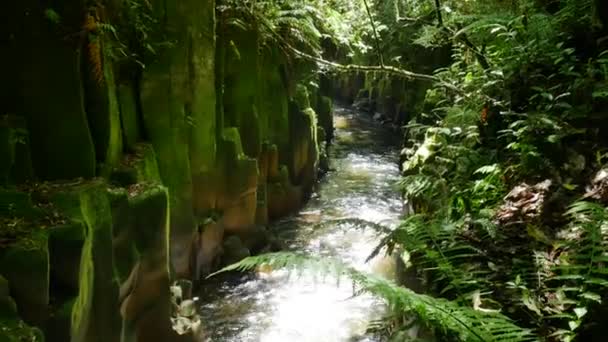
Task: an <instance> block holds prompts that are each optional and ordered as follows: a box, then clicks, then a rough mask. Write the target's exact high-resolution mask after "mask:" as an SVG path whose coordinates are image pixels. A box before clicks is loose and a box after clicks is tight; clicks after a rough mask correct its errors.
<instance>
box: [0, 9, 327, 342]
mask: <svg viewBox="0 0 608 342" xmlns="http://www.w3.org/2000/svg"><path fill="white" fill-rule="evenodd" d="M144 2H145V6H143V7H142V9H141V10H142V11H147V12H146V13H145V14H146V15H150V16H151V17H152V18H153V19H154V20H152V21H151V23H149V25H153V26H154V27H151V28H149V29H150V30H149V32H148V33H149V35H150V37H152V38H151V39H153V40H154V42H156V43H158V46H160V47H157V45H155V46H154V49H148V50H154V53H152V52H150V51H148V52H147V53H141V52H137V54H136V55H137V59H138V62H143V63H145V68H134V67H129V66H134V65H137V63H134V61H133V60H128V61H125V60H123V59H121V57H117V56H121V53H122V52H124V51H123V50H121V49H125V48H130V47H132V46H131V45H132V44H135V45H138V44H139V45H141V46H139V45H138V47H139V48H141V49H142V50H145V49H144V46H143V45H144V43H146V42H140V41H137V39H139V38H138V37H131V36H129V34H132V32H133V31H136V30H137V29H140V27H131V26H130V25H135V23H134V22H129V20H128V18H129V16H128V15H129V14H128V13H127V12H126V11H127V10H128V7H127V6H126V5H127V3H126V2H125V1H123V0H103V1H97V2H96V3H95V4H91V3H89V2H84V1H82V0H69V1H64V2H58V1H51V2H50V3H49V2H47V3H45V4H41V3H40V2H38V1H33V0H25V1H20V2H16V1H12V2H10V3H9V4H6V6H4V7H3V14H5V13H6V14H8V16H7V18H6V20H2V21H0V49H1V50H2V51H3V53H2V54H0V71H1V72H2V73H3V75H4V76H5V81H4V82H2V84H1V85H0V104H1V105H2V106H3V108H0V115H1V116H0V160H1V161H2V162H0V240H1V241H9V243H7V244H2V246H0V317H6V318H7V320H6V321H7V322H11V323H10V327H7V329H0V340H4V339H3V338H4V337H5V336H4V335H2V334H5V335H6V339H7V340H9V341H12V340H19V339H20V338H22V337H32V336H33V337H32V338H34V337H36V336H38V337H39V336H41V334H42V333H41V331H43V332H44V335H46V338H47V340H49V341H87V342H89V341H109V342H112V341H121V342H131V341H133V342H135V341H142V342H143V341H175V340H176V338H177V335H176V334H175V332H173V330H172V329H171V321H170V319H169V317H170V315H171V311H172V308H171V301H170V296H169V284H170V282H171V279H173V278H179V277H185V278H194V279H197V280H198V279H201V278H203V277H204V276H205V275H206V274H208V273H209V272H211V271H213V269H215V268H217V267H218V266H219V265H220V263H221V261H222V258H223V259H224V261H229V260H232V261H234V260H237V259H238V258H241V257H243V256H246V255H249V254H250V253H251V252H252V251H253V252H255V251H256V250H260V249H262V248H263V247H264V246H265V244H267V242H268V241H267V240H268V238H269V235H268V232H267V231H266V229H265V228H264V227H263V225H266V224H268V223H269V221H270V220H272V219H277V218H280V217H283V216H285V215H288V214H290V213H293V212H294V211H296V210H297V209H298V208H299V207H300V206H301V205H302V203H303V202H304V201H305V199H306V196H308V195H309V194H310V192H311V189H312V186H313V183H314V181H315V180H316V177H317V167H318V165H319V160H320V158H321V153H322V151H325V148H324V147H321V148H320V147H319V146H320V145H323V144H325V142H326V141H329V140H331V133H330V132H332V128H331V121H332V120H331V101H330V100H329V99H323V98H320V97H319V96H318V95H317V94H313V95H312V100H311V99H309V95H308V90H307V89H306V88H305V87H298V92H294V91H293V90H294V89H295V88H296V87H295V85H296V84H297V83H298V79H297V72H293V70H289V68H290V64H289V63H287V61H286V60H285V57H283V55H282V53H281V51H280V49H279V48H278V47H272V46H270V47H268V48H266V49H260V48H259V44H260V42H259V39H258V37H257V33H255V32H249V31H243V30H241V29H239V28H237V27H236V26H231V28H230V29H228V30H222V31H220V32H216V22H217V21H218V18H216V17H215V1H213V0H202V1H201V0H183V1H171V0H152V1H144ZM144 2H142V3H144ZM125 18H127V20H125ZM137 25H141V23H139V24H137ZM108 27H112V30H108V29H107V28H108ZM220 27H225V25H220ZM113 31H116V32H117V33H111V32H113ZM216 37H217V38H216ZM216 39H217V41H216ZM131 40H135V43H132V42H131ZM163 46H164V47H163ZM146 48H147V47H146ZM127 55H128V54H127ZM129 58H131V57H129ZM125 68H126V69H128V70H127V71H126V72H125ZM287 75H292V77H295V79H289V78H288V77H287ZM294 75H295V76H294ZM294 95H297V96H294ZM313 108H314V109H313ZM315 110H317V111H318V112H319V115H317V112H315ZM5 114H9V115H5ZM319 132H320V133H319ZM321 140H322V141H321ZM40 181H45V183H37V182H40ZM7 227H9V228H10V229H7ZM0 321H2V320H1V319H0ZM2 324H3V323H0V325H2ZM182 338H184V339H185V340H188V338H192V336H190V337H188V336H186V337H184V336H182ZM180 340H181V339H180Z"/></svg>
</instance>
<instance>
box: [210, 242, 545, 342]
mask: <svg viewBox="0 0 608 342" xmlns="http://www.w3.org/2000/svg"><path fill="white" fill-rule="evenodd" d="M259 266H265V267H270V268H271V269H287V270H289V271H291V272H300V273H301V272H305V271H309V272H314V273H317V274H318V273H321V274H330V275H333V276H336V277H338V278H341V277H347V278H349V279H351V280H352V281H353V283H354V285H355V286H356V289H358V290H360V291H365V292H368V293H371V294H373V295H376V296H378V297H380V298H382V299H383V300H384V301H385V302H386V304H387V305H388V307H389V308H390V310H391V311H393V312H398V313H402V314H411V315H415V316H417V317H418V318H419V319H420V321H422V322H424V323H425V324H427V325H428V326H429V327H431V328H433V329H434V330H435V332H436V333H438V334H440V335H443V334H450V336H455V337H457V339H458V340H460V341H485V342H489V341H510V342H516V341H534V340H536V338H535V336H534V335H533V334H532V332H531V331H529V330H527V329H522V328H520V327H518V326H517V325H515V324H514V323H513V322H512V321H511V320H510V319H508V318H507V317H505V316H503V315H500V314H488V313H484V312H481V311H476V310H474V309H472V308H468V307H462V306H459V305H457V304H456V303H454V302H450V301H447V300H445V299H440V298H434V297H430V296H427V295H423V294H417V293H415V292H413V291H411V290H409V289H407V288H404V287H399V286H397V285H396V284H394V283H392V282H390V281H387V280H385V279H383V278H379V277H376V276H373V275H369V274H365V273H362V272H360V271H357V270H356V269H354V268H353V267H350V266H346V265H344V264H342V263H340V262H337V261H332V260H328V259H327V258H317V257H311V256H307V255H304V254H295V253H285V252H281V253H272V254H265V255H260V256H253V257H248V258H245V259H243V260H241V261H240V262H238V263H236V264H233V265H230V266H227V267H225V268H223V269H222V270H220V271H218V272H216V273H213V274H212V275H210V277H213V276H215V275H217V274H219V273H224V272H229V271H249V270H254V269H255V268H257V267H259Z"/></svg>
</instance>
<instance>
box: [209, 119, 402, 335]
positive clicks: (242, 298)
mask: <svg viewBox="0 0 608 342" xmlns="http://www.w3.org/2000/svg"><path fill="white" fill-rule="evenodd" d="M335 122H336V126H337V129H336V138H335V141H334V143H333V146H332V153H331V154H332V161H331V165H332V167H333V168H334V169H335V171H332V172H330V173H328V174H327V175H326V177H325V178H324V179H323V180H322V181H321V182H320V183H319V185H318V187H317V190H316V193H315V194H314V195H313V198H312V199H311V200H310V201H309V203H308V204H307V205H306V207H305V208H303V209H302V211H301V212H300V213H299V214H298V215H295V216H294V217H292V218H289V219H287V220H284V221H282V222H279V223H277V224H276V225H275V226H274V227H273V229H274V230H275V231H276V232H277V233H278V234H279V236H280V238H281V239H283V240H284V241H287V242H288V244H287V245H288V249H289V250H293V251H305V252H308V253H310V254H312V255H317V256H323V257H328V258H336V259H338V260H341V261H343V262H346V263H348V264H350V265H353V266H354V267H356V268H358V269H360V270H363V271H368V272H375V273H382V274H388V276H390V273H391V272H392V267H391V263H390V262H388V261H387V259H385V258H377V259H376V260H373V261H371V262H369V263H365V259H366V258H367V256H368V255H369V253H370V252H371V251H372V249H373V248H374V247H375V246H376V244H377V242H378V241H379V239H378V236H377V235H376V234H377V232H375V231H374V230H372V229H370V228H367V229H366V228H365V227H356V226H353V225H352V224H344V223H342V224H323V225H320V224H319V223H322V222H326V223H327V222H328V221H331V220H336V219H341V218H359V219H364V220H367V221H373V222H377V223H383V224H385V225H393V224H395V223H396V222H397V220H398V218H399V216H400V212H401V201H400V198H399V193H398V191H396V189H395V188H394V184H395V182H396V181H397V179H398V167H397V151H396V148H395V146H396V144H394V142H392V141H390V140H391V137H392V136H393V134H392V133H390V132H388V131H386V130H385V129H384V128H382V127H380V126H379V125H377V124H376V123H374V122H373V121H372V120H371V119H369V118H368V117H367V116H366V115H365V114H359V113H356V112H354V111H351V110H347V109H341V108H338V109H337V110H336V117H335ZM352 290H353V289H352V284H351V283H350V282H349V281H348V280H347V279H342V281H341V282H340V283H339V285H338V282H337V280H336V279H334V278H332V277H327V278H325V279H319V278H317V279H313V278H312V277H311V276H302V277H299V278H298V277H296V276H291V277H290V276H289V275H288V274H286V273H285V272H284V271H272V272H270V273H259V274H256V275H242V276H237V278H236V279H235V276H225V277H223V278H220V279H217V280H215V281H214V282H212V283H211V284H209V285H207V286H206V287H205V288H204V289H203V294H202V295H201V297H202V298H203V301H204V303H203V304H202V305H201V307H200V313H201V315H202V319H203V325H204V329H205V330H206V332H207V337H206V341H213V342H216V341H217V342H372V341H374V342H378V341H380V339H379V338H378V337H374V336H370V335H367V334H366V329H367V326H368V323H369V322H370V321H372V320H374V319H378V318H380V317H381V315H382V313H383V310H384V307H383V304H382V302H380V301H379V300H377V299H375V298H373V297H371V296H368V295H362V296H355V297H353V292H352Z"/></svg>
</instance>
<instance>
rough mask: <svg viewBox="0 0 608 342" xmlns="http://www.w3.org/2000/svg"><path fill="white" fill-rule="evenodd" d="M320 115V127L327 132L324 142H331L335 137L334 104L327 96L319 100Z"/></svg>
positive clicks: (318, 112) (318, 110)
mask: <svg viewBox="0 0 608 342" xmlns="http://www.w3.org/2000/svg"><path fill="white" fill-rule="evenodd" d="M317 107H318V109H317V110H316V112H317V114H318V120H319V126H321V127H322V128H323V129H324V130H325V139H321V140H323V141H327V142H330V141H331V140H332V139H333V137H334V119H333V103H332V100H331V99H330V98H329V97H327V96H321V97H320V99H319V104H318V106H317Z"/></svg>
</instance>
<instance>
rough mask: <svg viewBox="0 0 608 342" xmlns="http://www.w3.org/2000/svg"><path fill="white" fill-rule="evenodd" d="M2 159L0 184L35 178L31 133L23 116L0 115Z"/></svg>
mask: <svg viewBox="0 0 608 342" xmlns="http://www.w3.org/2000/svg"><path fill="white" fill-rule="evenodd" d="M0 160H2V161H3V163H2V164H0V186H2V185H4V186H6V185H8V184H9V183H23V182H25V181H28V180H32V179H33V178H34V172H33V168H32V161H31V154H30V142H29V134H28V131H27V129H26V123H25V119H24V118H23V117H18V116H9V115H6V116H3V117H0Z"/></svg>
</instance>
